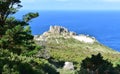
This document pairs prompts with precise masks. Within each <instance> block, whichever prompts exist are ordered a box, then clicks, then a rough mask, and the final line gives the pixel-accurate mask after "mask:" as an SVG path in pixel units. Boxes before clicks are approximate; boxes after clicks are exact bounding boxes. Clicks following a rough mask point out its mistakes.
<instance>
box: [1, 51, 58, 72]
mask: <svg viewBox="0 0 120 74" xmlns="http://www.w3.org/2000/svg"><path fill="white" fill-rule="evenodd" d="M0 52H1V53H0V74H46V73H48V74H58V73H57V71H56V69H55V67H54V66H53V65H51V64H49V62H48V61H46V60H44V59H39V58H35V57H26V56H22V55H17V54H14V53H11V52H9V51H8V50H4V51H3V50H0Z"/></svg>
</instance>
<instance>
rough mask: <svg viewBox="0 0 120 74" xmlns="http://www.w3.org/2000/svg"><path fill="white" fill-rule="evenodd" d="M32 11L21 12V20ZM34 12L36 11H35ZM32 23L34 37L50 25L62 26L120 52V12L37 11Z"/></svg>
mask: <svg viewBox="0 0 120 74" xmlns="http://www.w3.org/2000/svg"><path fill="white" fill-rule="evenodd" d="M27 12H30V11H20V12H18V13H17V14H15V16H16V17H17V18H18V19H20V18H21V17H22V15H24V14H26V13H27ZM33 12H34V11H33ZM37 12H39V14H40V16H39V17H38V18H35V19H33V20H32V21H30V22H29V23H30V26H31V30H32V34H33V35H37V34H42V33H43V32H45V31H47V30H48V29H49V27H50V25H60V26H63V27H66V28H68V29H69V30H70V31H74V32H76V33H77V34H86V35H90V36H94V37H95V38H96V39H97V40H98V41H99V42H100V43H102V44H104V45H106V46H108V47H110V48H112V49H114V50H117V51H120V11H37Z"/></svg>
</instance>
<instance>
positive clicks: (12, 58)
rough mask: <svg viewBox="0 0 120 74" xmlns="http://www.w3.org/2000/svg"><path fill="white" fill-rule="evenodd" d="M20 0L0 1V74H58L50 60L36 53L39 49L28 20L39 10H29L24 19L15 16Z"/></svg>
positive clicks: (34, 16) (35, 15) (19, 6)
mask: <svg viewBox="0 0 120 74" xmlns="http://www.w3.org/2000/svg"><path fill="white" fill-rule="evenodd" d="M20 3H21V1H20V0H0V74H58V73H57V71H56V69H55V67H54V66H53V65H51V64H50V63H49V62H48V61H47V60H44V59H41V58H36V57H34V56H33V55H34V54H36V53H37V51H39V50H40V47H38V46H37V45H36V44H35V43H34V41H33V36H32V34H31V30H30V27H29V23H28V22H29V21H30V20H31V19H33V18H36V17H37V16H39V15H38V13H28V14H26V15H24V16H23V20H17V19H15V18H14V17H12V16H11V15H12V14H15V13H16V12H17V11H18V9H19V8H21V7H22V5H20Z"/></svg>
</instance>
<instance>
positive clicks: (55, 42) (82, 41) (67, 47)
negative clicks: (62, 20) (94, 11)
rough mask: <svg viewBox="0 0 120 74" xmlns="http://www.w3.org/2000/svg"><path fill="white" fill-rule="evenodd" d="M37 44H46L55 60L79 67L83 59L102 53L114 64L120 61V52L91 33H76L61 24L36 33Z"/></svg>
mask: <svg viewBox="0 0 120 74" xmlns="http://www.w3.org/2000/svg"><path fill="white" fill-rule="evenodd" d="M34 40H35V41H36V43H37V44H39V45H42V46H45V49H46V50H48V52H49V54H50V56H51V57H52V58H54V61H55V62H60V61H64V62H65V61H69V62H73V63H74V65H75V66H76V67H77V68H78V67H79V65H80V63H81V60H83V59H84V58H86V57H91V55H92V54H98V53H101V54H102V55H103V56H104V59H108V60H109V61H110V62H112V63H113V64H114V65H116V64H117V63H120V58H119V56H120V53H119V52H117V51H114V50H112V49H111V48H109V47H106V46H104V45H102V44H100V43H99V41H97V40H96V39H95V38H94V37H90V36H89V35H83V34H80V35H78V34H76V33H75V32H71V31H69V30H68V29H66V28H64V27H61V26H51V27H50V29H49V31H47V32H45V33H43V34H42V35H35V36H34Z"/></svg>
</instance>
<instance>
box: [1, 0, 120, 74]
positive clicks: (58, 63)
mask: <svg viewBox="0 0 120 74" xmlns="http://www.w3.org/2000/svg"><path fill="white" fill-rule="evenodd" d="M20 3H21V1H20V0H1V1H0V74H59V73H60V74H81V73H82V74H83V72H88V71H87V69H89V70H90V71H89V72H91V71H94V72H95V71H96V70H98V72H102V73H99V74H104V72H103V68H104V70H110V71H112V70H113V71H114V72H116V73H114V74H119V73H118V72H120V59H119V56H120V53H118V52H116V51H113V50H112V49H110V48H108V47H105V46H103V45H101V44H100V43H98V42H96V43H94V44H89V43H83V42H80V41H77V40H75V39H73V38H64V37H57V38H52V37H51V38H49V39H48V40H47V42H46V43H45V45H43V46H41V44H39V42H37V41H36V43H37V44H36V43H35V42H34V40H33V35H32V34H31V30H30V27H29V23H28V22H29V21H30V20H32V19H33V18H36V17H37V16H39V14H38V13H31V12H30V13H28V14H26V15H24V16H23V20H17V19H16V18H14V17H12V15H13V14H15V13H16V12H17V11H18V10H19V8H21V7H22V5H20ZM56 40H57V41H58V42H56ZM38 44H39V45H38ZM98 53H101V54H102V55H103V57H104V58H103V57H102V56H101V55H100V54H98ZM92 54H94V55H93V56H92V57H91V55H92ZM95 54H98V55H96V56H95ZM86 57H87V58H86ZM105 59H108V60H105ZM96 60H97V61H96ZM66 61H70V62H73V63H74V65H75V70H64V69H62V68H63V65H64V62H66ZM111 62H112V63H111ZM112 64H113V65H114V66H113V65H112ZM88 65H90V67H88ZM101 67H102V68H101ZM98 68H101V69H98ZM108 68H109V69H108ZM57 71H59V72H57ZM89 72H88V73H89ZM85 74H86V73H85ZM111 74H113V73H111Z"/></svg>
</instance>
